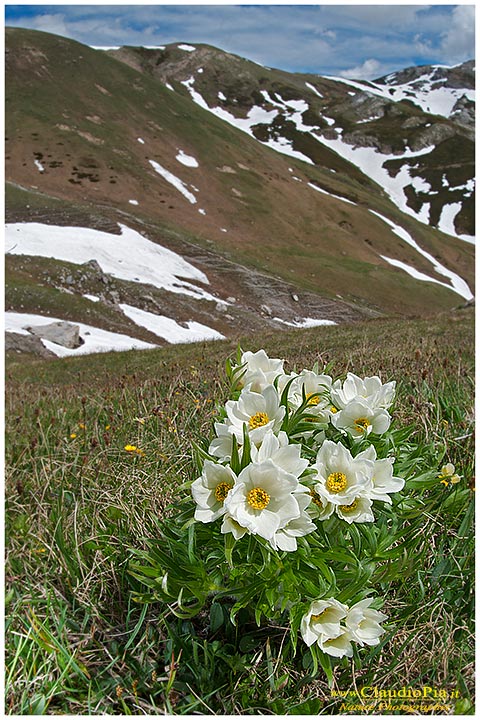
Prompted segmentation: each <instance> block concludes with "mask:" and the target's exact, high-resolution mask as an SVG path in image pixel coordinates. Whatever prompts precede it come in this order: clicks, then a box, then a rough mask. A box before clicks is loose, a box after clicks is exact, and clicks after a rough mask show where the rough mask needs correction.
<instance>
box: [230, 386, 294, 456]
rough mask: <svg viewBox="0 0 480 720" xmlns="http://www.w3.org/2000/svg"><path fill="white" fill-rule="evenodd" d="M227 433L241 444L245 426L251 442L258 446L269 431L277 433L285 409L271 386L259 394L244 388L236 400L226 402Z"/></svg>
mask: <svg viewBox="0 0 480 720" xmlns="http://www.w3.org/2000/svg"><path fill="white" fill-rule="evenodd" d="M225 409H226V411H227V420H226V422H225V424H226V425H227V426H228V432H230V433H231V434H234V435H235V437H236V438H237V441H238V443H239V444H242V443H243V428H244V426H246V428H247V431H248V434H249V437H250V440H251V442H252V443H253V444H254V445H260V443H261V442H262V440H263V438H264V437H265V435H266V434H267V432H268V431H269V430H272V431H273V432H274V433H277V432H279V430H280V428H281V425H282V421H283V417H284V415H285V407H284V406H283V405H280V398H279V396H278V393H277V391H276V390H275V388H274V387H273V385H267V387H266V388H264V389H263V390H262V392H261V393H257V392H252V391H251V390H249V389H248V388H244V389H243V390H242V392H241V393H240V397H239V398H238V400H228V401H227V403H226V404H225Z"/></svg>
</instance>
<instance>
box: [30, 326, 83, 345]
mask: <svg viewBox="0 0 480 720" xmlns="http://www.w3.org/2000/svg"><path fill="white" fill-rule="evenodd" d="M25 330H28V332H29V333H31V334H32V335H36V336H37V337H39V338H42V339H43V340H50V342H53V343H56V344H57V345H62V346H63V347H66V348H70V349H72V350H73V349H75V348H78V347H80V345H82V344H83V341H82V340H81V338H80V328H79V326H78V325H74V324H72V323H68V322H64V321H59V322H52V323H48V325H36V326H35V327H30V326H28V327H25Z"/></svg>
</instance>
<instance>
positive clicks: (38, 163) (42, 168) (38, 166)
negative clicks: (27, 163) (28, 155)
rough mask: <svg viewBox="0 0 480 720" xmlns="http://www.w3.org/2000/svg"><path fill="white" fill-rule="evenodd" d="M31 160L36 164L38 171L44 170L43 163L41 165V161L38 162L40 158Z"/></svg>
mask: <svg viewBox="0 0 480 720" xmlns="http://www.w3.org/2000/svg"><path fill="white" fill-rule="evenodd" d="M33 162H34V163H35V165H36V166H37V168H38V172H41V173H43V172H45V168H44V167H43V165H42V163H41V162H40V160H34V161H33Z"/></svg>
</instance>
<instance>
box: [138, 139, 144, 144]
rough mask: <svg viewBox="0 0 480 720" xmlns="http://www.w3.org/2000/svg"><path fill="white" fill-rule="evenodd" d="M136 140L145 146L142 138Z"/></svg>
mask: <svg viewBox="0 0 480 720" xmlns="http://www.w3.org/2000/svg"><path fill="white" fill-rule="evenodd" d="M137 140H138V142H139V143H141V144H142V145H145V140H142V138H137Z"/></svg>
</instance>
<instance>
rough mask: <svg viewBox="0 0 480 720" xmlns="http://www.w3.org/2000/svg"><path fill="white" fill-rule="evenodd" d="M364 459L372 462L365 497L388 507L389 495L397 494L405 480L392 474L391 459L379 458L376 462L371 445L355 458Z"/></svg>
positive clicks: (375, 455)
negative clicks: (370, 475) (386, 504)
mask: <svg viewBox="0 0 480 720" xmlns="http://www.w3.org/2000/svg"><path fill="white" fill-rule="evenodd" d="M362 457H363V458H366V459H368V460H373V471H372V477H371V478H370V486H369V487H368V489H367V491H366V495H367V497H369V498H370V499H371V500H380V501H381V502H386V503H388V504H389V505H391V504H392V499H391V498H390V494H391V493H394V492H399V491H400V490H402V489H403V487H404V485H405V480H404V479H403V478H400V477H396V476H395V475H394V474H393V463H394V462H395V459H394V458H393V457H387V458H380V459H378V460H377V452H376V450H375V448H374V446H373V445H370V447H368V448H367V449H366V450H364V451H363V452H361V453H359V454H358V455H357V458H362Z"/></svg>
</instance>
